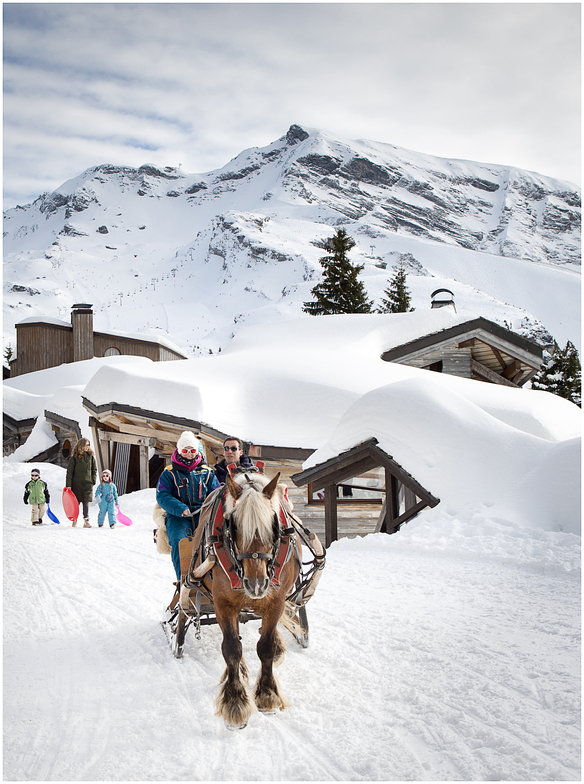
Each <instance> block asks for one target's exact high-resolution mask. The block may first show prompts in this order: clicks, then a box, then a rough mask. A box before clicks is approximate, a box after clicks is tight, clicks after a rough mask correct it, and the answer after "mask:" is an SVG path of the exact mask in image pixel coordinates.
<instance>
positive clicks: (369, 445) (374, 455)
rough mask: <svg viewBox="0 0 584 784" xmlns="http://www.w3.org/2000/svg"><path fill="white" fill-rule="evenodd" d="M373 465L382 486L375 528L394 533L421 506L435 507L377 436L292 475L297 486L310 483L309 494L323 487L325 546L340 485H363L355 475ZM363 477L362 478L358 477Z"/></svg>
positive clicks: (334, 525) (334, 526)
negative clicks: (385, 449)
mask: <svg viewBox="0 0 584 784" xmlns="http://www.w3.org/2000/svg"><path fill="white" fill-rule="evenodd" d="M374 469H377V470H381V471H382V472H383V477H384V482H383V487H381V488H376V489H377V491H378V492H379V493H382V494H383V501H382V502H381V499H379V502H380V503H382V506H381V511H380V513H379V517H378V521H377V525H376V527H375V531H376V532H382V533H388V534H392V533H396V531H398V530H399V528H400V526H402V525H403V524H404V523H407V522H408V521H409V520H411V519H412V518H413V517H415V516H416V515H417V514H418V513H419V512H421V511H422V509H425V508H426V507H427V506H428V507H434V506H436V505H437V504H438V503H440V500H439V499H438V498H435V497H434V496H433V495H432V494H431V493H430V492H428V490H426V489H425V488H423V487H422V486H421V485H420V484H419V482H417V481H416V480H415V479H414V478H413V477H412V476H411V475H410V474H408V473H407V471H405V470H404V469H403V468H402V467H401V466H400V465H399V464H398V463H396V462H395V460H394V459H393V458H392V457H391V456H390V455H388V454H386V453H385V452H384V451H383V450H382V449H380V448H379V446H378V441H377V439H376V438H371V439H369V440H368V441H364V442H363V443H361V444H359V445H358V446H356V447H353V448H352V449H349V450H348V451H346V452H342V453H341V454H340V455H337V457H333V458H331V459H330V460H327V461H326V462H324V463H320V464H319V465H316V466H313V467H312V468H307V469H306V470H305V471H301V472H300V473H298V474H293V475H292V477H291V479H292V481H293V482H294V483H295V484H296V485H297V486H298V487H303V486H305V485H308V486H309V496H310V495H311V494H312V493H313V492H315V491H318V490H321V489H322V490H324V507H325V511H324V526H325V530H324V533H325V547H330V545H331V543H332V542H334V541H336V540H337V539H338V505H339V503H341V502H342V499H339V497H338V496H339V489H347V488H348V489H350V490H353V488H357V489H365V490H370V487H364V486H362V485H358V484H355V483H354V482H353V479H354V478H355V477H362V476H364V475H366V474H367V472H370V471H372V470H374ZM361 481H362V480H361Z"/></svg>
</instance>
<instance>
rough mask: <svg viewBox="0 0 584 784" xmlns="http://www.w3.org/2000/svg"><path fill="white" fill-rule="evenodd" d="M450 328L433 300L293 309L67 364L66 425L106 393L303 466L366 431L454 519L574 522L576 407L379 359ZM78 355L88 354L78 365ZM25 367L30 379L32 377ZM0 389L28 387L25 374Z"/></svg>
mask: <svg viewBox="0 0 584 784" xmlns="http://www.w3.org/2000/svg"><path fill="white" fill-rule="evenodd" d="M456 323H458V319H457V317H456V315H455V314H452V313H450V312H448V309H446V308H441V309H436V310H433V311H430V310H429V311H425V312H417V311H416V312H413V313H403V314H393V315H392V314H388V315H381V314H379V315H347V316H320V317H318V318H300V319H294V320H291V321H288V322H277V323H274V324H269V325H265V324H260V325H257V326H253V327H245V328H242V329H241V330H240V331H239V332H238V333H237V334H236V336H235V337H234V339H233V340H232V341H231V343H230V344H229V345H228V346H227V347H226V349H225V351H223V352H221V353H220V354H218V355H213V356H208V357H199V358H195V359H190V360H186V361H185V360H176V361H174V362H151V361H148V360H143V359H139V358H133V359H134V361H130V360H131V359H132V358H129V357H117V358H115V359H117V360H118V361H117V362H106V361H104V360H90V361H89V362H88V363H76V364H77V365H79V366H81V365H83V366H86V370H87V373H86V375H85V380H83V377H82V376H81V375H80V374H79V376H78V380H81V381H83V386H80V387H79V388H78V389H77V390H76V391H75V395H77V396H78V400H79V404H78V409H77V410H80V411H82V412H83V413H82V414H79V415H78V418H77V421H79V422H80V424H81V426H82V430H83V429H85V431H86V432H87V422H88V416H87V411H86V410H85V411H83V409H82V407H81V403H80V400H81V395H83V396H84V397H85V398H86V399H87V400H88V401H90V403H91V404H92V406H102V405H106V404H110V403H113V402H115V403H116V404H121V405H127V406H131V407H134V408H135V409H144V410H148V411H158V412H164V413H165V414H167V415H169V416H172V417H183V418H185V419H188V420H195V421H199V422H202V423H206V424H208V425H209V426H210V427H212V428H214V429H216V430H217V431H220V432H223V433H229V434H235V435H237V436H238V437H240V438H242V439H243V440H245V441H247V442H250V443H252V444H261V445H264V444H265V445H273V446H281V447H297V448H303V449H312V450H316V451H315V452H314V454H312V456H311V457H310V458H309V459H308V460H307V461H306V462H305V463H304V468H305V469H306V468H309V467H310V466H314V465H317V464H319V463H322V462H324V461H326V460H328V459H330V458H331V457H334V456H336V455H338V454H339V453H340V452H343V451H345V450H347V449H350V448H351V447H353V446H356V445H357V444H360V443H361V442H363V441H366V440H367V439H370V438H376V439H377V440H378V442H379V447H380V449H382V450H383V451H384V452H385V453H386V454H387V455H390V456H391V457H392V458H393V459H394V460H395V461H396V462H397V463H398V464H399V465H400V466H402V467H403V469H404V470H405V471H407V472H408V473H409V474H411V476H413V477H415V479H416V480H417V481H418V482H419V483H420V484H421V485H422V486H423V487H424V488H426V489H427V490H428V491H429V492H430V493H432V494H433V495H434V496H436V497H437V498H440V499H441V501H442V503H441V504H440V505H439V507H442V506H443V505H445V506H446V507H447V508H452V509H453V510H456V514H457V515H460V514H463V515H464V514H468V515H470V517H472V516H473V515H475V514H479V515H483V516H489V515H495V516H498V515H499V516H502V517H505V519H508V518H509V515H511V516H514V517H515V518H517V517H519V518H521V519H522V520H523V521H524V522H525V521H527V524H530V523H529V520H528V518H530V516H531V517H532V518H533V520H534V521H537V523H538V524H539V525H540V527H542V528H544V529H549V528H550V526H551V527H552V528H553V526H559V525H564V526H568V528H565V530H570V528H569V527H570V526H579V519H580V513H579V506H578V504H579V500H578V499H579V486H580V474H579V469H578V464H579V443H580V438H579V437H580V430H581V412H580V409H579V408H578V407H577V406H575V405H574V404H573V403H570V402H568V401H566V400H564V399H562V398H559V397H557V396H555V395H551V394H549V393H546V392H537V391H533V390H524V389H514V388H510V387H505V386H499V385H495V384H486V383H483V382H479V381H472V380H468V379H463V378H456V377H454V376H448V375H445V374H441V373H430V372H428V371H427V370H422V369H419V368H415V367H409V366H406V365H399V364H395V363H393V362H384V361H383V360H382V359H381V355H382V354H383V352H384V351H386V350H388V349H389V348H390V347H392V346H395V345H400V344H403V343H405V342H406V341H407V340H411V339H414V338H415V337H416V336H418V335H420V334H424V333H428V332H430V331H433V330H437V329H440V328H445V327H447V326H451V325H453V324H456ZM90 362H93V363H96V364H95V365H93V366H92V367H91V369H90V366H89V363H90ZM66 367H67V368H71V367H72V366H70V365H69V366H66ZM55 370H57V369H55ZM50 372H51V371H42V373H50ZM63 372H64V373H66V372H67V371H63ZM69 372H70V371H69ZM30 376H37V377H38V381H37V383H38V382H39V381H40V376H41V374H40V373H39V374H30ZM47 378H50V376H49V377H47ZM18 382H20V383H18ZM31 382H32V379H31ZM69 383H72V381H70V382H69ZM6 384H10V385H11V386H13V387H15V388H20V389H24V390H25V391H29V392H31V393H34V391H35V389H34V388H33V387H32V386H27V385H26V384H27V382H26V377H20V378H16V379H13V380H10V381H8V382H5V385H6ZM39 388H41V389H42V388H43V387H42V386H40V385H39V386H37V387H36V389H37V390H38V389H39ZM47 388H48V387H47V386H46V385H45V388H44V389H45V391H46V389H47ZM75 395H71V396H69V397H68V399H67V400H64V401H62V408H59V405H58V404H57V403H55V401H53V403H51V405H50V406H46V408H49V409H50V410H51V411H53V412H55V413H57V414H62V415H63V416H67V417H69V418H71V419H73V418H76V417H75V416H73V414H72V413H71V411H72V404H73V398H74V397H75ZM68 412H69V413H68ZM37 424H38V423H37ZM84 434H85V433H84ZM89 435H91V433H89ZM33 436H34V431H33ZM31 438H32V437H31ZM25 446H26V445H25ZM21 449H23V447H21ZM34 454H37V453H36V452H33V453H32V455H31V456H34ZM21 459H22V458H21ZM557 487H562V492H561V493H556V492H555V488H557ZM451 501H452V503H453V506H452V507H450V506H449V504H450V502H451ZM439 507H437V508H439ZM432 513H433V510H426V511H425V512H424V515H429V514H432ZM566 520H567V521H568V522H566ZM555 530H557V529H555Z"/></svg>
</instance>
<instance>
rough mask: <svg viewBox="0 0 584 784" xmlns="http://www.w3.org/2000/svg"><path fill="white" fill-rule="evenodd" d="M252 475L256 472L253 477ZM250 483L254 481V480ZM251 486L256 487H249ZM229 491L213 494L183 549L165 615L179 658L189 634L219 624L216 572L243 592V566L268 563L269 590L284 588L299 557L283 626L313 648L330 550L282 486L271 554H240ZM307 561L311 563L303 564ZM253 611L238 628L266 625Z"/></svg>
mask: <svg viewBox="0 0 584 784" xmlns="http://www.w3.org/2000/svg"><path fill="white" fill-rule="evenodd" d="M248 473H250V475H252V472H248ZM246 478H247V480H248V482H250V480H249V477H247V475H246ZM250 483H251V482H250ZM226 493H227V490H226V487H225V486H224V485H222V486H221V487H219V488H217V489H216V490H214V491H213V492H212V493H211V494H210V495H209V496H208V498H207V499H206V500H205V503H204V504H203V507H202V508H201V515H200V520H199V525H198V527H197V529H196V531H195V534H194V536H193V537H191V538H187V539H183V540H182V541H181V542H180V544H179V549H180V561H181V579H180V581H179V582H177V583H175V593H174V596H173V598H172V600H171V602H170V604H169V606H168V608H167V609H166V611H165V613H164V617H163V620H162V626H163V629H164V631H165V634H166V636H167V638H168V640H169V643H170V645H171V648H172V652H173V654H174V656H175V657H176V658H180V657H181V656H182V654H183V649H184V643H185V638H186V634H187V631H188V630H189V628H190V627H191V626H194V628H195V637H196V639H200V637H201V626H205V625H209V624H216V623H219V621H218V619H217V615H216V609H215V606H214V601H213V596H212V579H213V578H212V572H213V569H214V568H218V567H220V569H221V572H222V573H223V574H224V575H225V576H226V577H227V578H228V579H229V582H230V585H231V588H232V590H234V591H243V580H244V569H243V561H244V560H245V559H247V558H250V559H261V560H265V561H266V562H267V573H268V575H269V577H270V586H274V587H279V585H280V573H281V571H282V569H283V568H284V566H285V565H286V564H287V563H288V562H289V561H290V559H292V558H294V559H296V560H297V562H298V566H299V569H298V576H297V577H296V580H295V581H294V584H293V586H292V587H291V588H290V589H289V592H288V593H287V596H286V602H285V605H284V610H283V612H282V615H281V617H280V619H279V623H280V624H281V625H282V626H283V627H284V628H286V629H288V631H290V633H291V634H292V635H293V637H294V638H295V639H296V641H297V642H298V644H299V645H301V646H302V647H303V648H306V647H308V641H309V629H308V618H307V613H306V603H307V602H308V600H309V599H310V598H311V597H312V595H313V594H314V591H315V589H316V586H317V584H318V581H319V579H320V575H321V573H322V569H323V568H324V564H325V551H324V548H323V546H322V544H321V542H320V540H319V539H318V537H317V535H316V534H315V533H313V532H311V531H309V530H308V529H307V528H306V527H305V526H304V525H303V523H302V522H301V520H299V519H298V518H297V517H296V516H295V515H294V514H293V513H292V509H291V504H290V502H289V500H288V497H287V488H286V486H285V485H278V504H277V507H278V511H277V513H275V514H274V520H273V524H272V527H273V542H272V548H271V551H270V553H263V552H253V553H249V554H241V553H238V552H237V550H236V545H235V538H236V537H235V531H234V528H233V518H232V515H228V514H226V510H225V506H226V504H225V500H226ZM304 558H307V560H304ZM247 604H248V606H246V607H242V609H241V610H240V611H239V613H238V617H237V621H238V623H247V622H248V621H251V620H262V616H261V615H259V614H257V613H256V612H254V610H253V609H250V608H249V602H248V603H247Z"/></svg>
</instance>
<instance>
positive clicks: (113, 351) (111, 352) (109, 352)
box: [104, 346, 122, 357]
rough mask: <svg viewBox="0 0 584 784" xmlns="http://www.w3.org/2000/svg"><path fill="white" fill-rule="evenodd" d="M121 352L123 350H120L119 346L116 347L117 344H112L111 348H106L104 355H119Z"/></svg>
mask: <svg viewBox="0 0 584 784" xmlns="http://www.w3.org/2000/svg"><path fill="white" fill-rule="evenodd" d="M121 353H122V352H121V351H120V349H119V348H116V347H115V346H112V347H111V348H108V349H106V351H105V354H104V357H117V356H118V354H121Z"/></svg>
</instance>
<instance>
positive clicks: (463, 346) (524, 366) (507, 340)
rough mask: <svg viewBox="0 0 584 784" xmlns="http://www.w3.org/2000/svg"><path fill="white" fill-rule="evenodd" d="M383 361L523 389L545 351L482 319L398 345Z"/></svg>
mask: <svg viewBox="0 0 584 784" xmlns="http://www.w3.org/2000/svg"><path fill="white" fill-rule="evenodd" d="M442 291H445V290H444V289H438V290H437V291H436V292H435V294H438V293H439V292H442ZM381 358H382V359H383V360H385V361H386V362H397V363H398V364H400V365H411V366H412V367H419V368H425V369H426V370H434V371H437V372H438V373H448V374H450V375H453V376H461V377H462V378H473V379H475V380H477V381H486V382H488V383H491V384H504V385H506V386H510V387H521V386H523V385H524V384H525V383H527V381H529V380H530V379H531V378H532V377H533V376H534V375H535V374H536V373H537V371H538V370H539V369H540V367H541V365H542V362H543V349H542V347H541V346H539V345H538V344H537V343H534V342H533V341H532V340H528V339H527V338H524V337H522V336H521V335H518V334H516V333H515V332H512V331H511V330H510V329H505V328H504V327H501V326H500V325H499V324H495V323H494V322H493V321H489V320H488V319H485V318H482V317H481V318H476V319H472V320H471V321H465V322H464V323H462V324H457V325H455V326H453V327H448V328H447V329H443V330H441V331H439V332H434V333H432V334H430V335H424V336H423V337H421V338H418V339H416V340H413V341H411V342H409V343H404V344H403V345H401V346H395V347H394V348H392V349H389V350H388V351H385V352H384V353H383V354H382V355H381Z"/></svg>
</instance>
